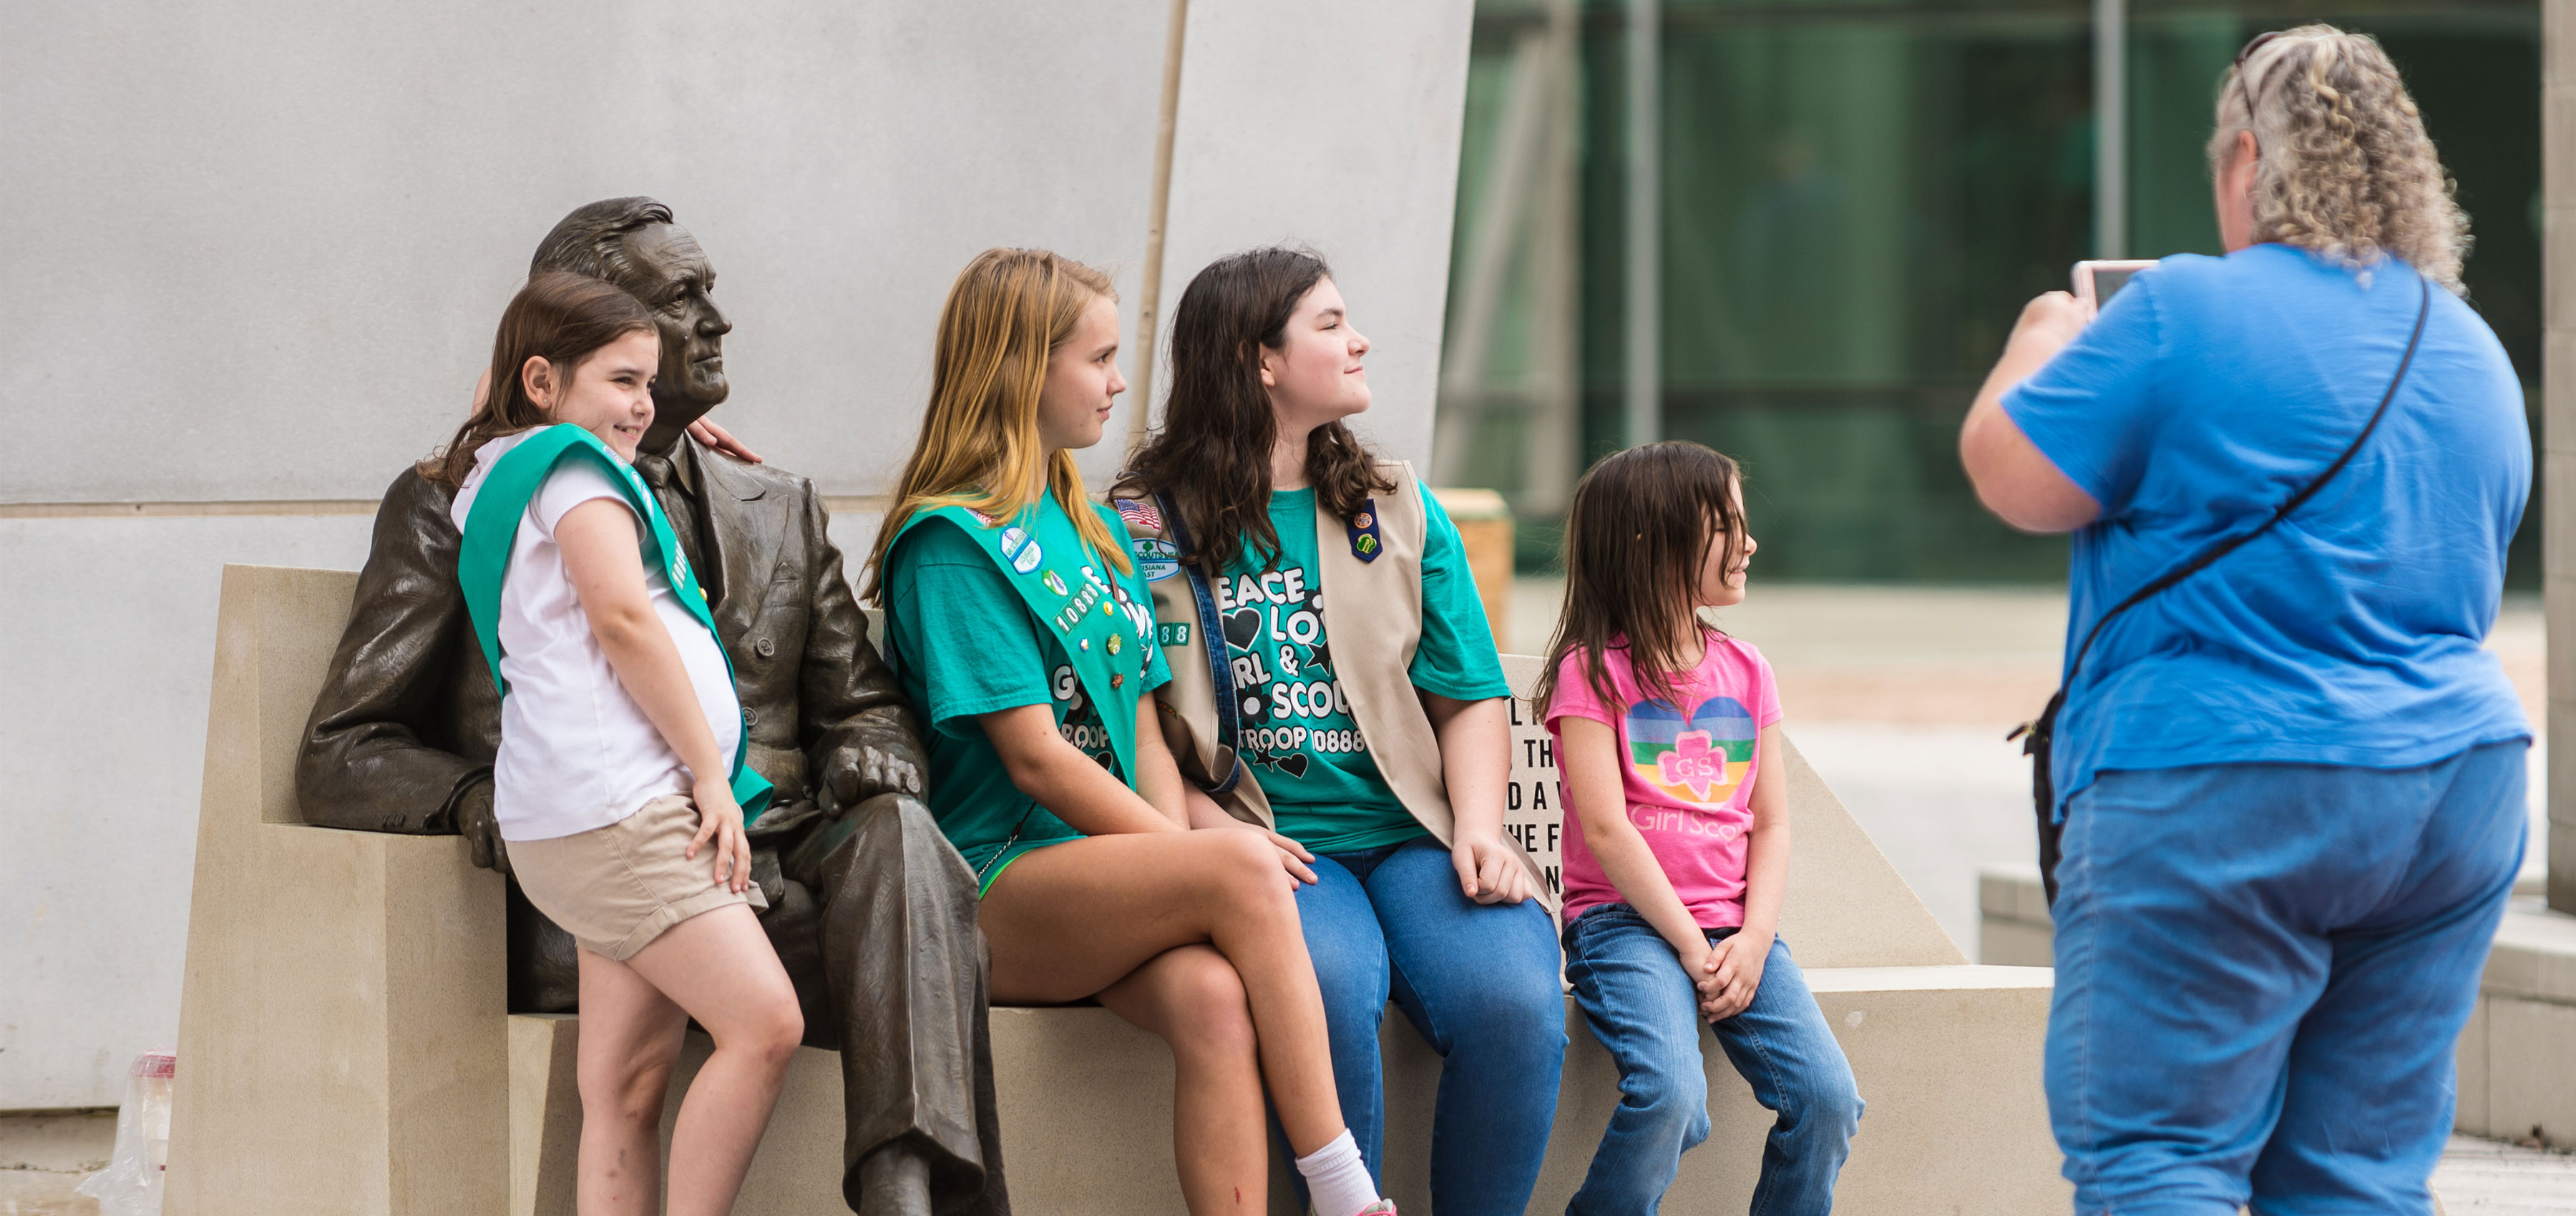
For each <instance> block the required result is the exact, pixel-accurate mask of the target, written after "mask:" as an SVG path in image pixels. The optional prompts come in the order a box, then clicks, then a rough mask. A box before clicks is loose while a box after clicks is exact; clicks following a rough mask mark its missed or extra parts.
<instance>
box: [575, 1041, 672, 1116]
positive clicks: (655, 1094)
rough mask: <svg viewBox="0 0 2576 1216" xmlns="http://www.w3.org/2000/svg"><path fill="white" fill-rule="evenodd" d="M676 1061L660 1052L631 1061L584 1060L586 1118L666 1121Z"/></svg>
mask: <svg viewBox="0 0 2576 1216" xmlns="http://www.w3.org/2000/svg"><path fill="white" fill-rule="evenodd" d="M673 1063H674V1061H673V1060H671V1059H670V1058H669V1057H667V1056H664V1055H661V1054H660V1053H651V1054H648V1055H646V1056H642V1057H638V1058H635V1059H628V1060H610V1061H602V1060H583V1061H581V1064H580V1073H579V1075H578V1078H577V1080H578V1085H579V1088H580V1090H581V1107H582V1117H583V1118H585V1119H602V1120H613V1121H616V1122H619V1123H625V1124H631V1125H648V1126H649V1125H654V1124H659V1123H660V1122H661V1121H662V1096H663V1095H664V1094H666V1093H669V1092H670V1089H671V1068H672V1065H673Z"/></svg>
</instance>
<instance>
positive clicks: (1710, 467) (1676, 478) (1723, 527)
mask: <svg viewBox="0 0 2576 1216" xmlns="http://www.w3.org/2000/svg"><path fill="white" fill-rule="evenodd" d="M1741 476H1742V471H1741V470H1740V469H1739V468H1738V467H1737V465H1736V463H1735V461H1734V459H1733V458H1732V457H1729V456H1727V455H1726V454H1725V453H1723V452H1718V451H1713V450H1711V449H1709V448H1706V447H1702V446H1700V445H1699V444H1696V443H1687V442H1682V441H1677V440H1676V441H1668V442H1665V443H1650V444H1647V445H1645V446H1643V447H1634V448H1629V449H1628V450H1626V451H1624V452H1613V453H1611V454H1610V455H1609V456H1607V457H1604V458H1603V459H1602V461H1601V463H1599V464H1596V465H1594V466H1592V471H1591V472H1588V473H1585V474H1584V475H1583V480H1582V481H1580V482H1578V483H1576V484H1575V487H1574V506H1573V508H1572V509H1571V510H1569V511H1568V512H1567V513H1566V517H1565V541H1564V545H1563V551H1562V552H1563V556H1564V559H1565V607H1564V609H1563V610H1562V611H1561V612H1560V613H1559V614H1558V616H1557V621H1556V636H1555V637H1553V638H1550V639H1548V643H1547V668H1546V670H1544V671H1542V672H1540V673H1539V678H1538V687H1537V689H1536V690H1535V691H1534V692H1533V693H1532V695H1531V696H1530V708H1531V710H1532V711H1533V712H1535V713H1536V714H1537V716H1538V717H1539V719H1540V720H1541V721H1545V720H1546V718H1547V705H1548V702H1549V701H1551V700H1553V699H1555V697H1556V690H1557V672H1558V671H1559V669H1560V668H1561V667H1562V666H1563V665H1564V663H1565V656H1566V655H1568V654H1570V653H1574V652H1577V651H1580V652H1581V653H1582V655H1583V672H1584V683H1585V684H1586V685H1588V686H1590V688H1591V689H1592V691H1593V695H1595V696H1598V697H1601V698H1602V699H1604V700H1607V699H1610V697H1611V692H1610V669H1609V664H1608V663H1606V662H1605V661H1604V660H1603V656H1604V655H1606V654H1607V653H1609V651H1611V650H1612V649H1614V648H1625V649H1626V650H1627V652H1628V666H1629V669H1630V670H1631V671H1632V672H1634V673H1635V676H1636V681H1637V688H1638V690H1639V691H1641V692H1643V693H1645V694H1646V695H1647V696H1649V697H1652V698H1655V699H1657V700H1670V699H1671V698H1672V696H1673V692H1674V689H1673V680H1674V678H1675V677H1677V676H1679V675H1680V674H1681V668H1682V664H1681V655H1682V654H1683V652H1684V651H1686V650H1687V649H1688V648H1689V643H1690V642H1691V640H1692V639H1691V631H1692V630H1693V629H1695V628H1697V626H1698V615H1697V613H1696V612H1695V611H1694V609H1693V607H1692V599H1693V594H1694V592H1695V591H1696V590H1697V588H1698V586H1699V574H1700V568H1701V566H1702V564H1703V563H1705V562H1706V561H1707V560H1708V547H1709V546H1710V545H1712V544H1715V543H1717V542H1718V538H1719V535H1720V534H1721V533H1722V534H1723V535H1724V538H1725V544H1726V553H1725V559H1726V563H1727V565H1728V566H1730V567H1731V566H1733V565H1734V564H1735V562H1736V561H1737V559H1738V558H1740V557H1741V556H1742V554H1743V547H1744V512H1743V510H1742V508H1741V507H1740V506H1738V504H1737V499H1736V484H1737V481H1738V479H1739V478H1740V477H1741Z"/></svg>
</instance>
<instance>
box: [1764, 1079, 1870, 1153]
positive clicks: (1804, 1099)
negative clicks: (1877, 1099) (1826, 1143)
mask: <svg viewBox="0 0 2576 1216" xmlns="http://www.w3.org/2000/svg"><path fill="white" fill-rule="evenodd" d="M1867 1107H1868V1103H1866V1102H1863V1101H1861V1097H1860V1090H1859V1088H1858V1087H1856V1086H1854V1085H1853V1084H1852V1078H1851V1073H1850V1071H1849V1070H1847V1069H1834V1070H1831V1072H1830V1074H1829V1075H1827V1076H1822V1077H1818V1078H1816V1079H1815V1080H1814V1081H1813V1082H1812V1083H1810V1084H1808V1085H1806V1086H1803V1087H1800V1088H1798V1089H1795V1090H1793V1091H1791V1093H1790V1094H1789V1096H1788V1099H1787V1100H1786V1101H1784V1102H1783V1103H1782V1104H1781V1107H1780V1122H1781V1124H1782V1126H1783V1127H1784V1128H1786V1129H1787V1130H1789V1131H1790V1132H1792V1133H1793V1134H1795V1135H1798V1136H1801V1137H1807V1136H1814V1137H1821V1138H1824V1139H1829V1140H1836V1141H1841V1140H1849V1139H1851V1138H1852V1136H1853V1135H1854V1134H1856V1133H1858V1132H1859V1131H1860V1116H1861V1112H1862V1111H1863V1110H1864V1109H1866V1108H1867Z"/></svg>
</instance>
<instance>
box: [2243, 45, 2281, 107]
mask: <svg viewBox="0 0 2576 1216" xmlns="http://www.w3.org/2000/svg"><path fill="white" fill-rule="evenodd" d="M2280 36H2281V31H2279V30H2265V31H2264V32H2262V33H2260V34H2256V35H2254V37H2253V38H2252V39H2250V40H2248V41H2247V42H2246V44H2245V45H2244V47H2243V48H2241V49H2239V50H2238V51H2237V52H2236V89H2237V92H2239V93H2241V94H2243V95H2244V97H2245V125H2246V126H2247V127H2249V128H2250V127H2252V126H2253V125H2254V85H2253V83H2252V82H2251V81H2248V80H2247V79H2246V78H2245V61H2246V60H2248V59H2252V58H2253V57H2254V52H2256V51H2259V50H2262V49H2263V46H2264V44H2266V43H2268V42H2270V41H2272V40H2273V39H2275V38H2278V37H2280Z"/></svg>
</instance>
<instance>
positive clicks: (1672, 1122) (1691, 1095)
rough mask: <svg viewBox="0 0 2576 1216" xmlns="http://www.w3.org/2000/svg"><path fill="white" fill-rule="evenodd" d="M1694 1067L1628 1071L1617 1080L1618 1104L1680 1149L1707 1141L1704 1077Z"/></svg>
mask: <svg viewBox="0 0 2576 1216" xmlns="http://www.w3.org/2000/svg"><path fill="white" fill-rule="evenodd" d="M1697 1064H1698V1061H1697V1060H1692V1061H1689V1062H1687V1064H1686V1065H1680V1066H1675V1067H1669V1068H1667V1067H1648V1068H1638V1069H1634V1070H1631V1071H1630V1072H1629V1073H1628V1074H1627V1075H1625V1076H1623V1077H1620V1078H1619V1092H1620V1095H1621V1098H1622V1099H1623V1100H1622V1102H1621V1103H1620V1104H1621V1105H1622V1106H1625V1107H1627V1108H1628V1109H1629V1110H1630V1111H1631V1112H1633V1114H1634V1118H1635V1119H1636V1120H1638V1121H1639V1122H1641V1123H1643V1124H1644V1125H1645V1126H1646V1127H1648V1128H1651V1129H1653V1130H1654V1131H1655V1133H1656V1134H1659V1135H1663V1136H1668V1137H1670V1138H1671V1139H1672V1140H1673V1141H1674V1142H1675V1143H1677V1144H1679V1145H1680V1146H1681V1147H1682V1148H1685V1149H1687V1148H1689V1147H1691V1146H1693V1145H1695V1144H1698V1143H1699V1142H1700V1141H1703V1140H1706V1139H1708V1074H1707V1073H1705V1072H1703V1071H1701V1070H1700V1069H1699V1068H1698V1067H1696V1065H1697Z"/></svg>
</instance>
